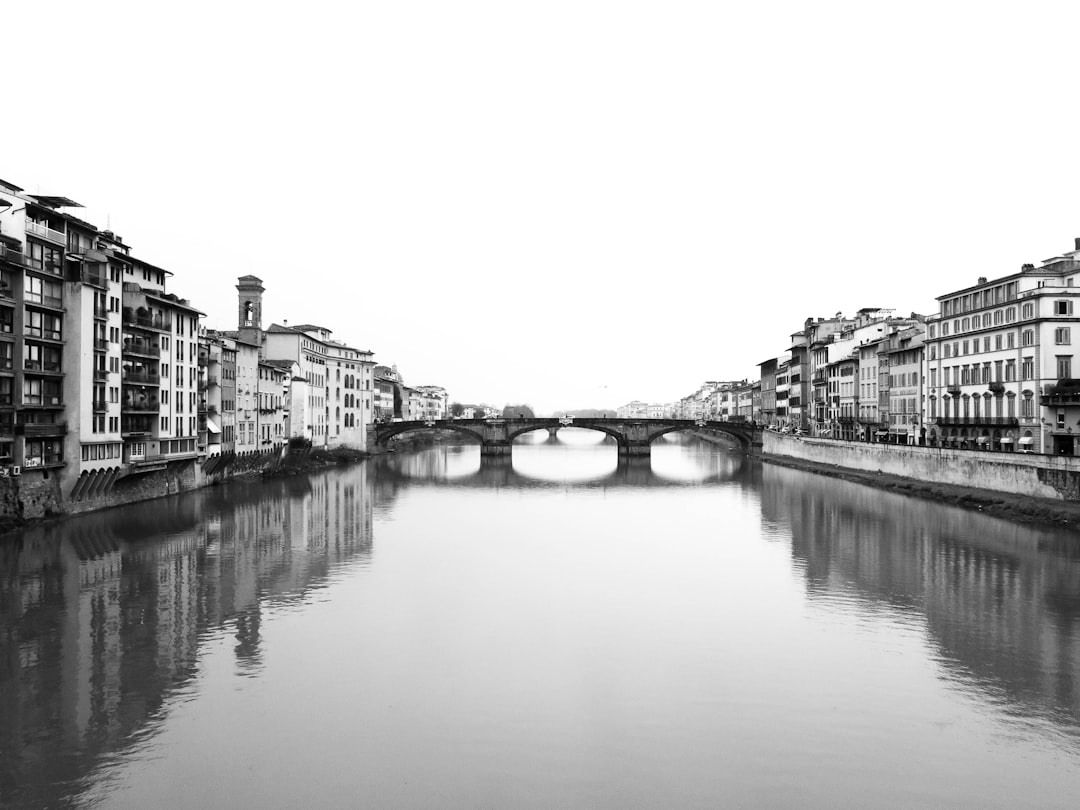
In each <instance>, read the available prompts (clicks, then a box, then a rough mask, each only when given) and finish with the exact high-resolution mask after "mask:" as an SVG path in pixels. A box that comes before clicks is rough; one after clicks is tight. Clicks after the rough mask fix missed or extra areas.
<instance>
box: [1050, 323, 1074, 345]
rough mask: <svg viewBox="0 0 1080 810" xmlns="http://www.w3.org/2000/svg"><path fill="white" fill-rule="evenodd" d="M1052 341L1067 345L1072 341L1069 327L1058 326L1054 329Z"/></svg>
mask: <svg viewBox="0 0 1080 810" xmlns="http://www.w3.org/2000/svg"><path fill="white" fill-rule="evenodd" d="M1054 343H1056V344H1057V345H1058V346H1068V345H1069V344H1070V343H1072V340H1071V337H1070V333H1069V327H1067V326H1059V327H1058V328H1057V329H1055V330H1054Z"/></svg>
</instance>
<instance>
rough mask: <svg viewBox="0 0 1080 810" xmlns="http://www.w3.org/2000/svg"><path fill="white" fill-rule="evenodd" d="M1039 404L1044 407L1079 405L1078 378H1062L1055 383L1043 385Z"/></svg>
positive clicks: (1079, 383)
mask: <svg viewBox="0 0 1080 810" xmlns="http://www.w3.org/2000/svg"><path fill="white" fill-rule="evenodd" d="M1039 404H1040V405H1042V406H1044V407H1065V406H1067V405H1080V379H1072V378H1064V379H1061V380H1058V381H1057V383H1056V384H1051V385H1046V386H1043V393H1042V396H1040V397H1039Z"/></svg>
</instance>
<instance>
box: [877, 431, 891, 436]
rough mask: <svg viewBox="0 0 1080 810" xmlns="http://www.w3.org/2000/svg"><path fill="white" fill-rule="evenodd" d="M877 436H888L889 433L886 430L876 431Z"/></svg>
mask: <svg viewBox="0 0 1080 810" xmlns="http://www.w3.org/2000/svg"><path fill="white" fill-rule="evenodd" d="M877 435H878V436H888V435H889V431H887V430H879V431H877Z"/></svg>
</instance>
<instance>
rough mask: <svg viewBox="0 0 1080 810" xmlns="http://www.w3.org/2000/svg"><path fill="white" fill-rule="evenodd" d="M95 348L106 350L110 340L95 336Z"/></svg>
mask: <svg viewBox="0 0 1080 810" xmlns="http://www.w3.org/2000/svg"><path fill="white" fill-rule="evenodd" d="M94 348H95V349H97V350H98V351H102V352H103V351H106V350H107V349H108V348H109V341H107V340H106V339H105V338H94Z"/></svg>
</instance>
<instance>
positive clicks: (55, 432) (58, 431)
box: [15, 422, 67, 439]
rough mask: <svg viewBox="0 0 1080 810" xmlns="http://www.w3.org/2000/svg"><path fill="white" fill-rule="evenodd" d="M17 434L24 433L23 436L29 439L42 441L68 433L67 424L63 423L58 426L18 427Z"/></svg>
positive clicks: (31, 425) (27, 425) (29, 425)
mask: <svg viewBox="0 0 1080 810" xmlns="http://www.w3.org/2000/svg"><path fill="white" fill-rule="evenodd" d="M15 432H16V433H22V435H23V436H25V437H26V438H28V439H42V438H46V437H49V436H63V435H64V434H66V433H67V423H66V422H61V423H60V424H58V425H37V424H26V425H18V426H17V427H16V431H15Z"/></svg>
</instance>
